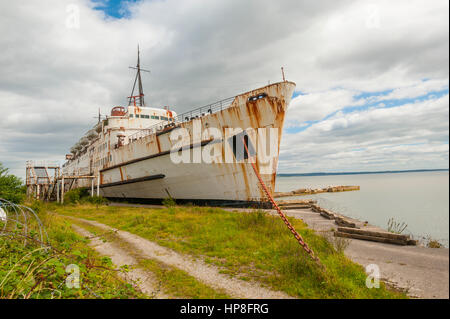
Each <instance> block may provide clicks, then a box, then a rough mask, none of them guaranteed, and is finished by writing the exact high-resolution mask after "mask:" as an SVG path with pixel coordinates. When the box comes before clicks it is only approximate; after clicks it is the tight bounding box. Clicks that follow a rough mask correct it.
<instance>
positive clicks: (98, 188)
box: [97, 172, 100, 196]
mask: <svg viewBox="0 0 450 319" xmlns="http://www.w3.org/2000/svg"><path fill="white" fill-rule="evenodd" d="M97 196H100V172H99V174H98V175H97Z"/></svg>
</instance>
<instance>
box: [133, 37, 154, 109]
mask: <svg viewBox="0 0 450 319" xmlns="http://www.w3.org/2000/svg"><path fill="white" fill-rule="evenodd" d="M139 55H140V51H139V45H138V56H137V64H136V67H132V66H130V67H129V68H130V69H134V70H136V77H135V78H134V84H133V89H132V90H131V95H130V96H129V97H128V99H129V100H128V106H130V105H134V106H137V105H138V106H145V101H144V89H143V87H142V79H141V71H143V72H150V71H149V70H145V69H142V68H141V62H140V57H139ZM136 82H137V83H138V90H139V95H133V94H134V89H135V88H136Z"/></svg>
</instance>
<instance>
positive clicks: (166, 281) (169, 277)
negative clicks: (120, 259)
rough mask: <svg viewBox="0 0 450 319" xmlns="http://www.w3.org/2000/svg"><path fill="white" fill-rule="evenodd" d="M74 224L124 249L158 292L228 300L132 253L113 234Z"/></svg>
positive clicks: (201, 284)
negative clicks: (151, 277)
mask: <svg viewBox="0 0 450 319" xmlns="http://www.w3.org/2000/svg"><path fill="white" fill-rule="evenodd" d="M73 222H74V223H75V224H77V225H79V226H81V227H82V228H84V229H86V230H88V231H89V232H90V233H92V234H93V235H95V236H98V237H101V238H102V239H103V240H104V241H108V242H112V243H114V244H116V245H118V246H119V247H120V248H123V249H125V250H126V251H127V252H128V253H129V254H131V255H132V256H133V258H134V259H136V260H137V261H138V265H137V267H139V268H142V269H145V270H148V271H150V272H151V273H153V275H154V276H155V278H156V280H157V281H158V283H159V290H162V291H163V292H164V293H166V294H167V295H169V296H173V297H176V298H188V299H190V298H193V299H224V298H230V297H229V296H227V295H226V293H225V292H221V291H217V290H215V289H213V288H211V287H209V286H208V285H205V284H203V283H202V282H199V281H198V280H197V279H195V278H194V277H192V276H190V275H189V274H188V273H186V272H185V271H183V270H180V269H177V268H175V267H172V266H169V265H166V264H163V263H161V262H159V261H157V260H153V259H148V258H142V257H141V256H140V255H139V254H137V253H134V251H135V248H134V247H131V246H130V245H129V244H127V243H126V242H124V241H123V240H120V239H119V238H118V236H117V235H116V233H115V232H113V231H106V232H105V230H103V229H101V228H98V227H95V226H93V225H91V224H88V223H86V222H83V221H73Z"/></svg>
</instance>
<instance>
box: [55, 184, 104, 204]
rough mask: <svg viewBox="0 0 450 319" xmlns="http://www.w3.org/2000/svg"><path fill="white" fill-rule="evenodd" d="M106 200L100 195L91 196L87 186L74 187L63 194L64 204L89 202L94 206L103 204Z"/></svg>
mask: <svg viewBox="0 0 450 319" xmlns="http://www.w3.org/2000/svg"><path fill="white" fill-rule="evenodd" d="M107 202H108V200H107V199H106V198H104V197H102V196H97V195H94V196H91V194H90V193H89V189H88V188H75V189H72V190H70V191H68V192H67V193H65V194H64V204H66V205H67V204H69V205H70V204H83V203H90V204H94V205H96V206H98V205H104V204H106V203H107Z"/></svg>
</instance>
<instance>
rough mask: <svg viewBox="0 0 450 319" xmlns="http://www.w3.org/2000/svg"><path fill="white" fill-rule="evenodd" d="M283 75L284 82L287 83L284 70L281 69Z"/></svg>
mask: <svg viewBox="0 0 450 319" xmlns="http://www.w3.org/2000/svg"><path fill="white" fill-rule="evenodd" d="M281 74H282V75H283V82H286V78H285V77H284V68H283V67H281Z"/></svg>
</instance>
